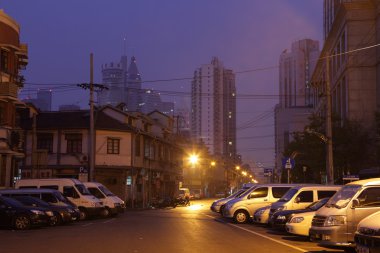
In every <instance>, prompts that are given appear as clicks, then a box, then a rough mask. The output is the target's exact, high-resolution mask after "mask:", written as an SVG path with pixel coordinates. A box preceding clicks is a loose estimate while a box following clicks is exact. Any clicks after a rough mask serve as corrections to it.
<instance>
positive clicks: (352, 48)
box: [312, 0, 380, 130]
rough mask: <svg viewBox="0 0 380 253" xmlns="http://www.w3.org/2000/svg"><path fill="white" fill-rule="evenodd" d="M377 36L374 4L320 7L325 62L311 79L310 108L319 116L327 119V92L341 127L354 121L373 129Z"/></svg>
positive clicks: (378, 96) (368, 0)
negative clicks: (311, 97) (312, 107)
mask: <svg viewBox="0 0 380 253" xmlns="http://www.w3.org/2000/svg"><path fill="white" fill-rule="evenodd" d="M379 34H380V33H379V3H378V2H377V1H372V0H351V1H343V0H341V1H331V0H325V1H324V36H325V38H324V39H325V42H324V46H323V49H322V52H321V57H324V58H323V60H320V61H318V64H317V65H316V68H315V71H314V73H313V76H312V84H313V88H314V90H315V92H314V97H313V105H314V107H315V111H316V112H317V113H318V114H320V115H325V114H326V94H327V93H326V89H329V90H330V93H331V102H332V103H331V104H332V108H331V110H332V112H333V113H334V114H335V115H337V116H339V118H340V119H341V123H342V124H344V121H345V120H354V121H358V122H360V123H361V124H362V126H363V128H365V129H367V130H371V129H373V128H374V127H375V112H376V111H377V110H378V109H379V103H380V92H379V87H380V82H379V80H380V72H379V52H380V51H379V48H378V47H373V46H374V45H376V44H378V43H379V42H380V36H379ZM326 59H328V61H329V62H328V63H329V66H330V67H329V69H327V60H326Z"/></svg>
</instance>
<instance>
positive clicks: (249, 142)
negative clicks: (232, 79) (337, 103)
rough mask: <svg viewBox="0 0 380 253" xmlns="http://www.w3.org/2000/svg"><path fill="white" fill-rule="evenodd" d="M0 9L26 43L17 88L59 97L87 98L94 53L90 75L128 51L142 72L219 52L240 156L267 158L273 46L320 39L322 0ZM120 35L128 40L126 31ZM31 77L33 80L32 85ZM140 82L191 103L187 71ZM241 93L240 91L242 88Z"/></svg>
mask: <svg viewBox="0 0 380 253" xmlns="http://www.w3.org/2000/svg"><path fill="white" fill-rule="evenodd" d="M0 9H4V11H5V12H6V13H7V14H8V15H10V16H11V17H12V18H14V19H15V20H16V21H17V22H18V23H19V25H20V27H21V42H23V43H27V44H28V46H29V65H28V66H27V70H26V71H25V72H24V75H25V77H26V85H25V88H24V90H23V91H22V93H21V94H20V97H21V98H25V97H27V96H29V97H34V96H35V94H36V90H37V89H38V88H41V87H44V88H45V87H46V88H51V89H52V90H53V100H54V103H53V109H57V108H58V105H60V104H77V105H80V106H81V108H86V107H88V94H87V93H88V92H85V91H82V90H80V89H79V88H77V87H76V86H75V84H77V83H82V82H89V76H90V74H89V55H90V53H91V52H92V53H94V68H95V70H94V75H95V82H97V83H100V82H101V65H102V64H105V63H109V62H112V61H113V62H117V61H119V59H120V56H121V55H122V54H123V53H124V50H125V49H124V48H126V55H127V56H128V57H129V58H130V57H131V56H135V57H136V59H137V65H138V68H139V71H140V73H141V75H142V79H143V81H152V80H162V79H172V78H187V77H191V76H192V75H193V72H194V70H195V69H196V68H198V67H200V66H201V65H202V64H205V63H209V62H210V61H211V58H212V57H213V56H217V57H218V58H219V59H220V60H221V61H222V62H223V64H224V66H225V67H226V68H229V69H232V70H234V71H235V72H240V71H245V70H256V71H250V72H246V73H240V74H239V73H238V74H237V77H236V88H237V94H238V95H237V99H238V102H237V127H238V133H237V134H238V140H237V143H238V152H239V153H240V154H242V156H243V160H244V161H245V162H248V161H255V162H261V163H262V164H264V165H265V166H267V167H271V166H273V165H274V118H273V109H274V106H275V104H276V103H277V102H278V98H276V97H275V96H269V97H268V96H266V95H278V93H279V92H278V68H276V67H275V68H270V69H269V70H260V69H262V68H267V67H273V66H277V65H278V61H279V56H280V54H281V52H282V51H283V50H284V49H287V48H290V46H291V43H292V42H294V41H296V40H299V39H304V38H310V39H315V40H319V41H320V45H321V46H322V30H323V27H322V25H323V20H322V15H323V13H322V12H323V0H187V1H186V0H135V1H132V0H107V1H104V0H64V1H52V0H33V1H31V0H2V1H1V2H0ZM124 38H127V43H126V45H127V46H126V47H124V41H123V39H124ZM37 84H38V85H37ZM143 87H144V88H153V89H155V90H158V91H163V93H164V91H181V93H178V94H179V95H177V96H165V97H164V98H163V100H165V101H175V102H176V103H177V106H183V105H186V106H187V107H189V103H190V100H189V95H190V81H189V80H183V81H176V82H168V81H166V82H151V83H149V82H147V83H144V84H143ZM239 94H240V95H243V94H244V95H245V96H244V98H242V97H240V98H239Z"/></svg>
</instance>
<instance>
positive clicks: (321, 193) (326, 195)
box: [317, 191, 336, 200]
mask: <svg viewBox="0 0 380 253" xmlns="http://www.w3.org/2000/svg"><path fill="white" fill-rule="evenodd" d="M335 193H336V191H318V192H317V194H318V200H320V199H324V198H331V197H332V196H333V195H334V194H335Z"/></svg>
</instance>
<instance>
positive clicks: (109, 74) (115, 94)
mask: <svg viewBox="0 0 380 253" xmlns="http://www.w3.org/2000/svg"><path fill="white" fill-rule="evenodd" d="M102 80H103V84H104V85H105V86H106V87H107V89H104V90H102V91H100V92H98V104H99V105H107V104H109V105H113V106H116V105H118V104H120V103H124V104H127V91H128V90H127V56H122V57H121V59H120V62H119V63H114V62H111V63H110V64H104V65H102Z"/></svg>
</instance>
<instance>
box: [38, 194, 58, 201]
mask: <svg viewBox="0 0 380 253" xmlns="http://www.w3.org/2000/svg"><path fill="white" fill-rule="evenodd" d="M41 199H42V200H43V201H45V202H48V203H57V202H58V201H57V199H56V198H55V197H54V196H53V195H52V194H50V193H42V194H41Z"/></svg>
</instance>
